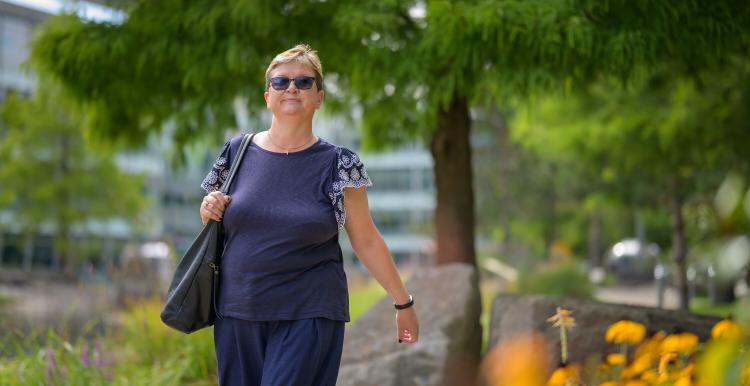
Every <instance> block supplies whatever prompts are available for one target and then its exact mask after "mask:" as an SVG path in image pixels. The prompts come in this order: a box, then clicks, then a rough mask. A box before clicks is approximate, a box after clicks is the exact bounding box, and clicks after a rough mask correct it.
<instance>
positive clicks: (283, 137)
mask: <svg viewBox="0 0 750 386" xmlns="http://www.w3.org/2000/svg"><path fill="white" fill-rule="evenodd" d="M268 130H269V132H270V135H271V136H272V137H273V139H272V141H273V144H274V145H280V146H282V147H285V148H290V147H295V146H298V145H300V144H305V143H309V142H310V140H311V138H312V136H313V132H312V122H310V121H309V120H304V121H302V122H294V121H280V120H278V119H275V118H274V119H273V120H272V122H271V127H270V128H269V129H268Z"/></svg>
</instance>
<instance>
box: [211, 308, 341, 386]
mask: <svg viewBox="0 0 750 386" xmlns="http://www.w3.org/2000/svg"><path fill="white" fill-rule="evenodd" d="M343 346H344V322H342V321H335V320H330V319H325V318H313V319H301V320H282V321H272V322H250V321H246V320H240V319H234V318H228V317H224V318H223V319H220V318H217V319H216V324H215V325H214V347H215V349H216V361H217V364H218V369H219V385H221V386H277V385H278V386H305V385H309V386H329V385H335V384H336V378H337V376H338V372H339V365H340V364H341V352H342V349H343Z"/></svg>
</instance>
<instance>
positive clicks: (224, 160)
mask: <svg viewBox="0 0 750 386" xmlns="http://www.w3.org/2000/svg"><path fill="white" fill-rule="evenodd" d="M228 157H229V141H227V143H225V144H224V148H223V149H222V151H221V154H219V157H218V158H217V159H216V162H214V164H213V166H211V171H209V172H208V174H207V175H206V178H204V179H203V182H202V183H201V188H203V190H205V191H206V192H207V193H211V192H214V191H217V190H219V189H221V186H222V185H223V184H224V181H226V180H227V178H229V167H230V165H229V161H228Z"/></svg>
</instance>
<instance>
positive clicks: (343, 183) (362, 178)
mask: <svg viewBox="0 0 750 386" xmlns="http://www.w3.org/2000/svg"><path fill="white" fill-rule="evenodd" d="M337 153H338V157H337V166H336V173H335V175H334V177H333V187H332V189H331V192H330V193H329V197H330V198H331V203H332V204H333V210H334V212H335V214H336V222H337V223H338V227H339V230H341V229H344V223H345V222H346V210H345V208H344V189H345V188H360V187H363V186H365V187H368V186H372V181H371V180H370V177H369V176H368V175H367V170H366V169H365V165H364V164H363V163H362V161H361V160H360V159H359V156H358V155H357V154H356V153H354V152H353V151H351V150H349V149H347V148H345V147H339V148H338V151H337Z"/></svg>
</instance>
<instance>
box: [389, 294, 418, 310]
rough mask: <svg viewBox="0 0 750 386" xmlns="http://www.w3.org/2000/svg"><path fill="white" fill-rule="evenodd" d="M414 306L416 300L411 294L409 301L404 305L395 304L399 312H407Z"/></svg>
mask: <svg viewBox="0 0 750 386" xmlns="http://www.w3.org/2000/svg"><path fill="white" fill-rule="evenodd" d="M413 305H414V298H413V297H412V296H411V294H409V301H408V302H406V303H404V304H396V303H393V307H395V308H396V309H397V310H405V309H407V308H409V307H411V306H413Z"/></svg>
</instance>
